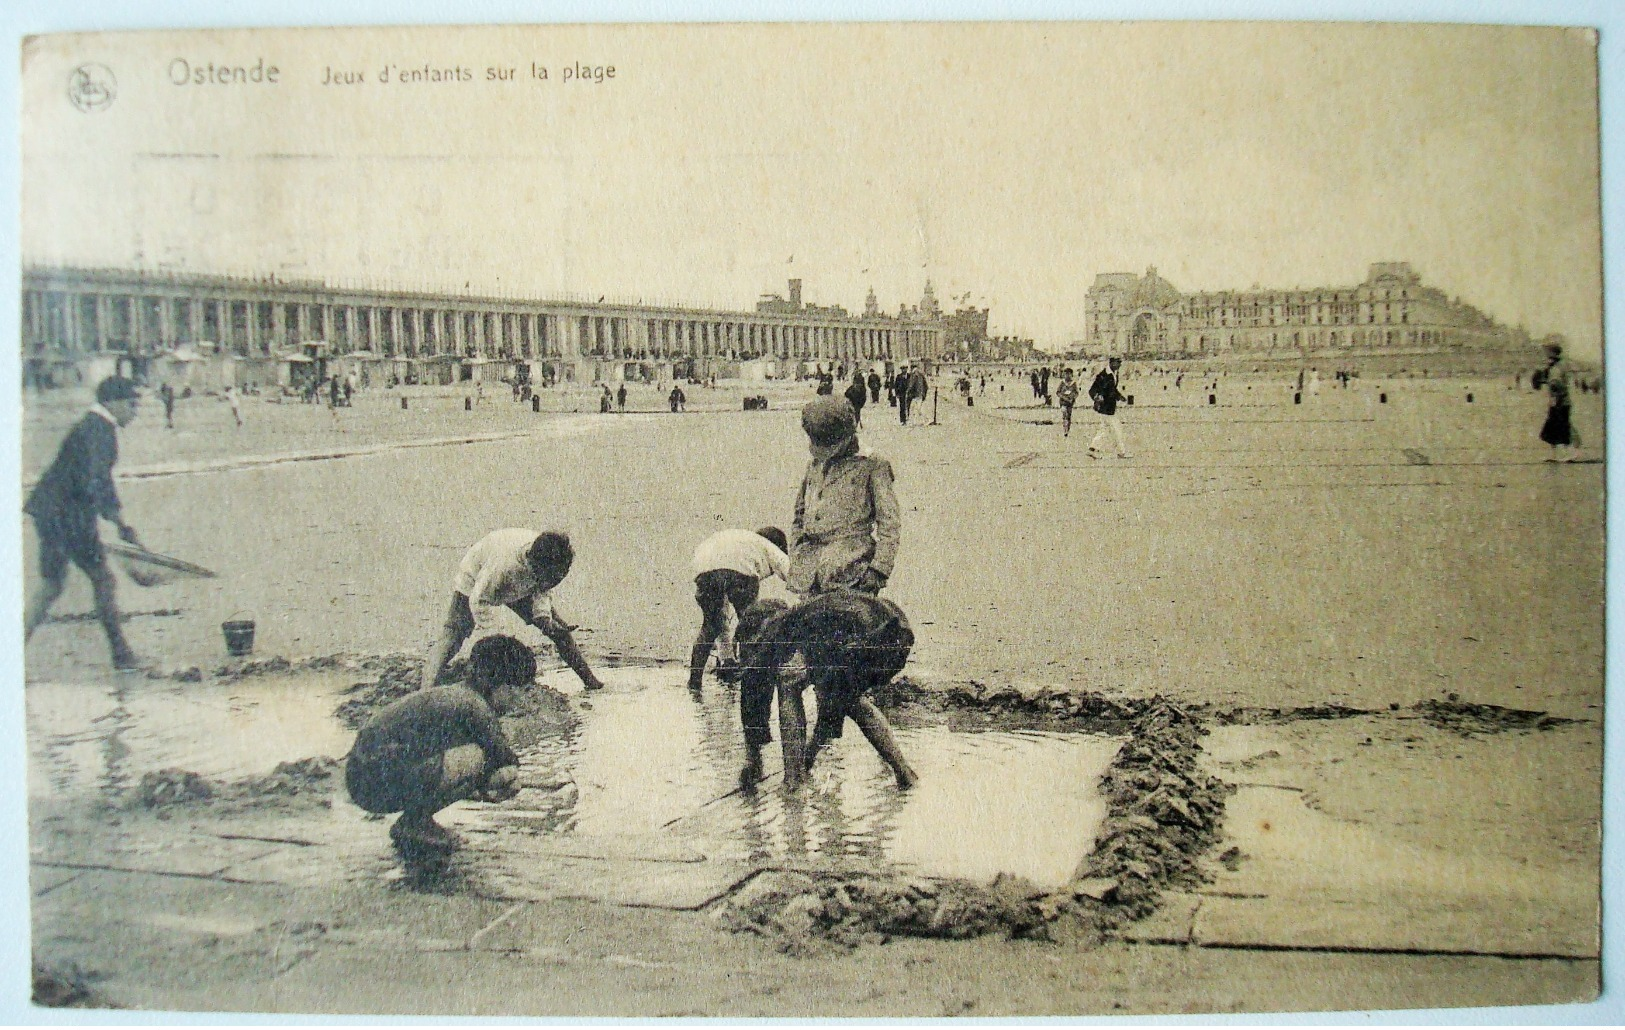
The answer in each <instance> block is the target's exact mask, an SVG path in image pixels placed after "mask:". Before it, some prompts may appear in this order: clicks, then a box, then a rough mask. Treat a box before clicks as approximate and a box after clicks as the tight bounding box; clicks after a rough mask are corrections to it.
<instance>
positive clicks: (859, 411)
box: [846, 372, 869, 429]
mask: <svg viewBox="0 0 1625 1030" xmlns="http://www.w3.org/2000/svg"><path fill="white" fill-rule="evenodd" d="M868 399H869V391H868V389H867V387H866V386H865V384H864V381H863V373H862V372H858V373H857V374H855V375H854V376H853V377H852V385H851V386H848V387H847V388H846V403H848V404H850V405H852V415H853V417H854V418H856V419H857V424H858V428H859V429H862V428H863V405H864V404H865V403H866V402H867V401H868Z"/></svg>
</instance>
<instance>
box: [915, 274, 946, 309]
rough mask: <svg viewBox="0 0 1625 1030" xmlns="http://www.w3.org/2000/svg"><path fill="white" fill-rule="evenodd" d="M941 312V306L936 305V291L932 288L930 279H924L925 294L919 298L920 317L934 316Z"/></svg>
mask: <svg viewBox="0 0 1625 1030" xmlns="http://www.w3.org/2000/svg"><path fill="white" fill-rule="evenodd" d="M941 314H942V308H940V307H938V306H937V291H936V290H935V289H933V288H932V286H931V280H929V279H927V280H926V281H925V295H924V296H922V297H921V298H920V317H921V318H936V317H938V316H939V315H941Z"/></svg>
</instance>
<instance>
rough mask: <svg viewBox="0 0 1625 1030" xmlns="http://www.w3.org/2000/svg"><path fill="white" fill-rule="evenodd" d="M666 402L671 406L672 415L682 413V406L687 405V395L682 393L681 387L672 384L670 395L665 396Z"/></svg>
mask: <svg viewBox="0 0 1625 1030" xmlns="http://www.w3.org/2000/svg"><path fill="white" fill-rule="evenodd" d="M666 401H667V402H668V403H669V404H670V405H671V410H672V413H673V414H676V413H677V412H679V411H682V410H683V408H684V406H685V405H686V404H687V403H688V395H687V394H685V393H683V388H682V387H681V386H679V385H677V384H675V383H673V384H672V388H671V393H669V394H667V395H666Z"/></svg>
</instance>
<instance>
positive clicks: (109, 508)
mask: <svg viewBox="0 0 1625 1030" xmlns="http://www.w3.org/2000/svg"><path fill="white" fill-rule="evenodd" d="M139 405H140V401H139V400H138V398H137V395H136V387H135V382H134V380H131V379H126V378H124V377H122V376H112V377H109V378H107V379H104V380H102V382H101V384H100V385H98V386H97V387H96V403H95V404H92V405H91V406H90V410H89V411H87V412H86V413H85V415H84V417H83V418H81V419H80V420H79V421H78V423H76V424H75V425H74V427H73V429H72V430H70V431H69V433H68V435H67V438H66V439H64V440H63V441H62V447H61V449H60V450H58V451H57V454H56V460H55V461H53V462H51V467H50V468H48V469H46V470H45V474H44V475H43V476H41V477H40V479H39V482H38V483H37V484H35V486H34V490H33V492H32V493H31V494H29V495H28V501H27V503H26V504H24V505H23V511H24V512H26V513H27V514H28V515H29V516H30V517H32V518H33V520H34V530H35V532H36V533H37V534H38V535H39V548H40V554H39V569H40V577H41V578H40V584H39V587H38V588H37V589H36V590H35V592H34V593H33V595H32V596H30V597H29V599H28V608H27V611H26V612H25V613H24V617H23V640H24V641H25V642H26V641H27V640H28V638H29V637H31V636H33V634H34V630H36V629H38V628H39V625H40V623H42V622H44V621H45V617H46V616H47V615H49V614H50V613H51V606H52V605H53V604H55V603H56V600H57V598H59V597H61V596H62V587H63V584H64V582H65V581H66V579H67V575H68V563H69V562H72V563H73V564H75V565H77V566H79V568H80V570H81V571H83V572H84V574H85V575H86V576H88V577H89V578H90V586H91V589H92V590H93V591H94V593H95V597H96V615H97V617H98V618H99V619H100V620H101V624H102V629H103V630H104V631H106V633H107V643H108V645H109V647H111V649H112V652H113V667H114V668H117V669H133V668H136V667H137V666H138V665H139V664H140V660H139V659H138V658H137V657H136V654H135V652H134V651H133V650H131V648H130V645H129V644H128V643H127V642H126V641H125V639H124V628H123V626H122V625H121V624H120V618H119V610H118V599H117V596H116V590H115V584H114V581H113V570H112V569H111V568H110V567H109V566H108V564H107V555H106V554H105V553H104V552H103V550H102V541H101V537H100V535H98V533H97V531H96V520H97V519H98V518H104V519H106V520H107V521H109V522H111V523H113V524H114V525H116V526H117V527H118V535H119V538H120V539H122V540H123V541H124V542H125V543H128V544H135V545H137V546H139V541H138V540H137V538H136V535H135V530H134V529H131V528H130V526H129V525H128V524H127V523H126V522H125V521H124V515H123V513H122V511H121V510H120V507H119V499H118V491H117V490H116V489H114V487H113V465H114V463H115V462H117V461H118V431H119V429H121V428H122V427H124V426H127V425H129V424H130V422H131V421H132V420H134V419H135V416H136V411H137V409H138V407H139Z"/></svg>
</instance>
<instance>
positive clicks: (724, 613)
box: [688, 526, 790, 693]
mask: <svg viewBox="0 0 1625 1030" xmlns="http://www.w3.org/2000/svg"><path fill="white" fill-rule="evenodd" d="M787 546H788V543H787V541H786V540H785V536H784V530H782V529H780V528H779V527H777V526H764V527H762V528H761V529H758V530H756V531H755V532H754V533H753V532H751V531H749V530H744V529H723V530H719V531H717V532H715V533H712V534H711V535H710V536H708V537H706V538H705V539H704V540H702V541H700V545H699V546H698V547H696V548H695V549H694V561H693V571H694V600H695V602H696V603H697V604H699V606H700V635H699V637H698V638H697V639H695V641H694V647H693V650H692V651H690V652H689V660H688V689H689V690H692V691H694V692H695V693H699V691H700V688H701V684H702V680H703V678H704V675H705V663H706V660H707V659H709V658H710V657H711V649H712V646H713V645H714V644H715V643H716V641H717V638H718V637H721V636H724V635H725V634H726V632H727V629H728V607H729V606H730V605H731V606H732V607H733V612H734V617H735V618H736V619H737V618H738V617H739V616H740V615H742V614H743V613H744V611H745V609H746V608H749V607H750V606H751V605H753V604H755V603H756V598H757V595H758V594H759V592H760V591H761V586H762V580H764V579H767V578H768V577H770V576H777V577H779V579H780V580H788V579H789V577H790V559H789V557H788V556H787V555H786V554H785V549H786V547H787ZM729 643H730V642H726V641H725V642H724V644H723V647H722V653H721V654H720V655H719V656H718V660H717V676H718V678H719V679H731V678H733V676H734V674H735V672H736V670H737V665H736V663H735V661H734V656H733V655H731V654H730V653H729V651H731V650H732V649H731V648H730V647H729V646H728V644H729Z"/></svg>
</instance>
